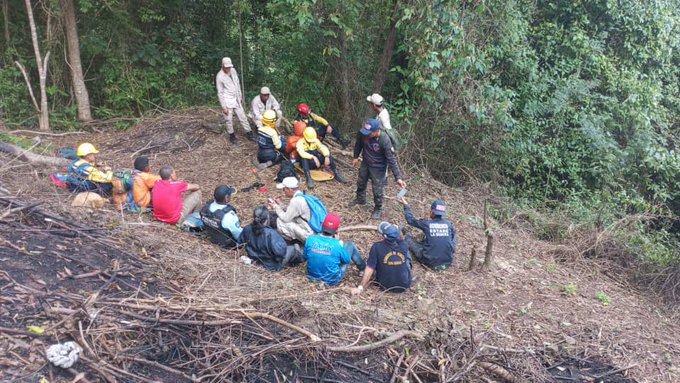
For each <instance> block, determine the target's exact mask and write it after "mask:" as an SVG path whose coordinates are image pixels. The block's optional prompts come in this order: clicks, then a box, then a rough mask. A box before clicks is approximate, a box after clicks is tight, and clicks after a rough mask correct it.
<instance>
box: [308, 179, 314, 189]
mask: <svg viewBox="0 0 680 383" xmlns="http://www.w3.org/2000/svg"><path fill="white" fill-rule="evenodd" d="M307 189H314V180H313V179H311V178H308V179H307Z"/></svg>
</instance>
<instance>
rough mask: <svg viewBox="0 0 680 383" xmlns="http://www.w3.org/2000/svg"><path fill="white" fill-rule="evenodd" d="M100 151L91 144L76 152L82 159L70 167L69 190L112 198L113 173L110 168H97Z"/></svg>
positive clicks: (87, 143) (84, 145) (79, 147)
mask: <svg viewBox="0 0 680 383" xmlns="http://www.w3.org/2000/svg"><path fill="white" fill-rule="evenodd" d="M98 153H99V150H97V148H95V147H94V145H92V144H90V143H89V142H85V143H82V144H80V145H79V146H78V149H77V150H76V155H77V156H78V157H80V158H78V159H77V160H75V161H73V162H72V163H71V165H70V166H69V167H68V188H69V190H70V191H74V192H86V191H91V192H95V193H97V194H99V195H102V196H110V195H111V193H112V192H113V185H112V184H111V182H112V181H113V172H112V171H111V168H110V167H108V166H102V167H97V165H96V155H97V154H98Z"/></svg>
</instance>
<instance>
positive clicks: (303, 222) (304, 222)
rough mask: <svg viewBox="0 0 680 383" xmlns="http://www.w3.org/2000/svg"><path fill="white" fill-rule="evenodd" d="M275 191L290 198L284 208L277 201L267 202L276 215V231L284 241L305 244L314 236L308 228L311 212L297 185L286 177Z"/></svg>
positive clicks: (292, 179)
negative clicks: (280, 191)
mask: <svg viewBox="0 0 680 383" xmlns="http://www.w3.org/2000/svg"><path fill="white" fill-rule="evenodd" d="M276 188H277V189H280V190H283V194H284V195H285V196H286V197H288V198H290V202H288V206H286V207H284V206H281V205H280V204H279V202H278V201H277V200H273V199H270V200H269V208H270V209H272V210H274V211H275V214H276V217H277V218H276V230H277V231H278V232H279V233H281V236H283V238H284V239H286V241H298V242H300V243H301V244H302V243H305V241H306V240H307V238H308V237H309V236H310V235H312V234H314V231H313V230H312V228H311V227H309V223H308V222H309V220H310V219H311V217H312V212H311V211H310V209H309V205H308V204H307V201H306V200H305V197H303V196H302V194H303V193H302V192H301V191H300V188H299V183H298V180H297V178H295V177H286V178H284V179H283V181H282V182H281V183H279V184H277V185H276Z"/></svg>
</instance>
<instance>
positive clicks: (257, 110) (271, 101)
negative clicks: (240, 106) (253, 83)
mask: <svg viewBox="0 0 680 383" xmlns="http://www.w3.org/2000/svg"><path fill="white" fill-rule="evenodd" d="M232 70H233V68H232ZM250 107H251V110H250V117H252V118H253V120H254V121H255V122H256V123H257V121H260V119H262V113H264V112H265V110H273V111H275V112H276V115H277V116H279V117H281V116H282V113H281V105H279V102H278V101H277V100H276V97H274V95H271V94H270V95H269V98H268V99H267V103H264V102H262V99H261V98H260V95H259V94H258V95H257V96H255V98H253V101H252V102H251V103H250Z"/></svg>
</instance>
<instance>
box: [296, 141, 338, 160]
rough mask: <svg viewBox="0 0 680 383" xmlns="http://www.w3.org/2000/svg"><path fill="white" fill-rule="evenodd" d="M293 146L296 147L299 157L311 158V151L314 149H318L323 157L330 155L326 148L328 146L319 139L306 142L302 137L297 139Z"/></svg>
mask: <svg viewBox="0 0 680 383" xmlns="http://www.w3.org/2000/svg"><path fill="white" fill-rule="evenodd" d="M295 148H296V149H297V152H298V154H299V155H300V157H302V158H304V159H306V160H311V159H312V154H311V152H313V151H315V150H318V151H319V152H320V153H321V155H323V156H324V157H328V156H330V155H331V151H330V150H329V149H328V146H326V145H324V144H322V143H321V141H319V140H316V141H314V142H307V140H305V139H304V138H303V139H301V140H299V141H298V142H297V144H295Z"/></svg>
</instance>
